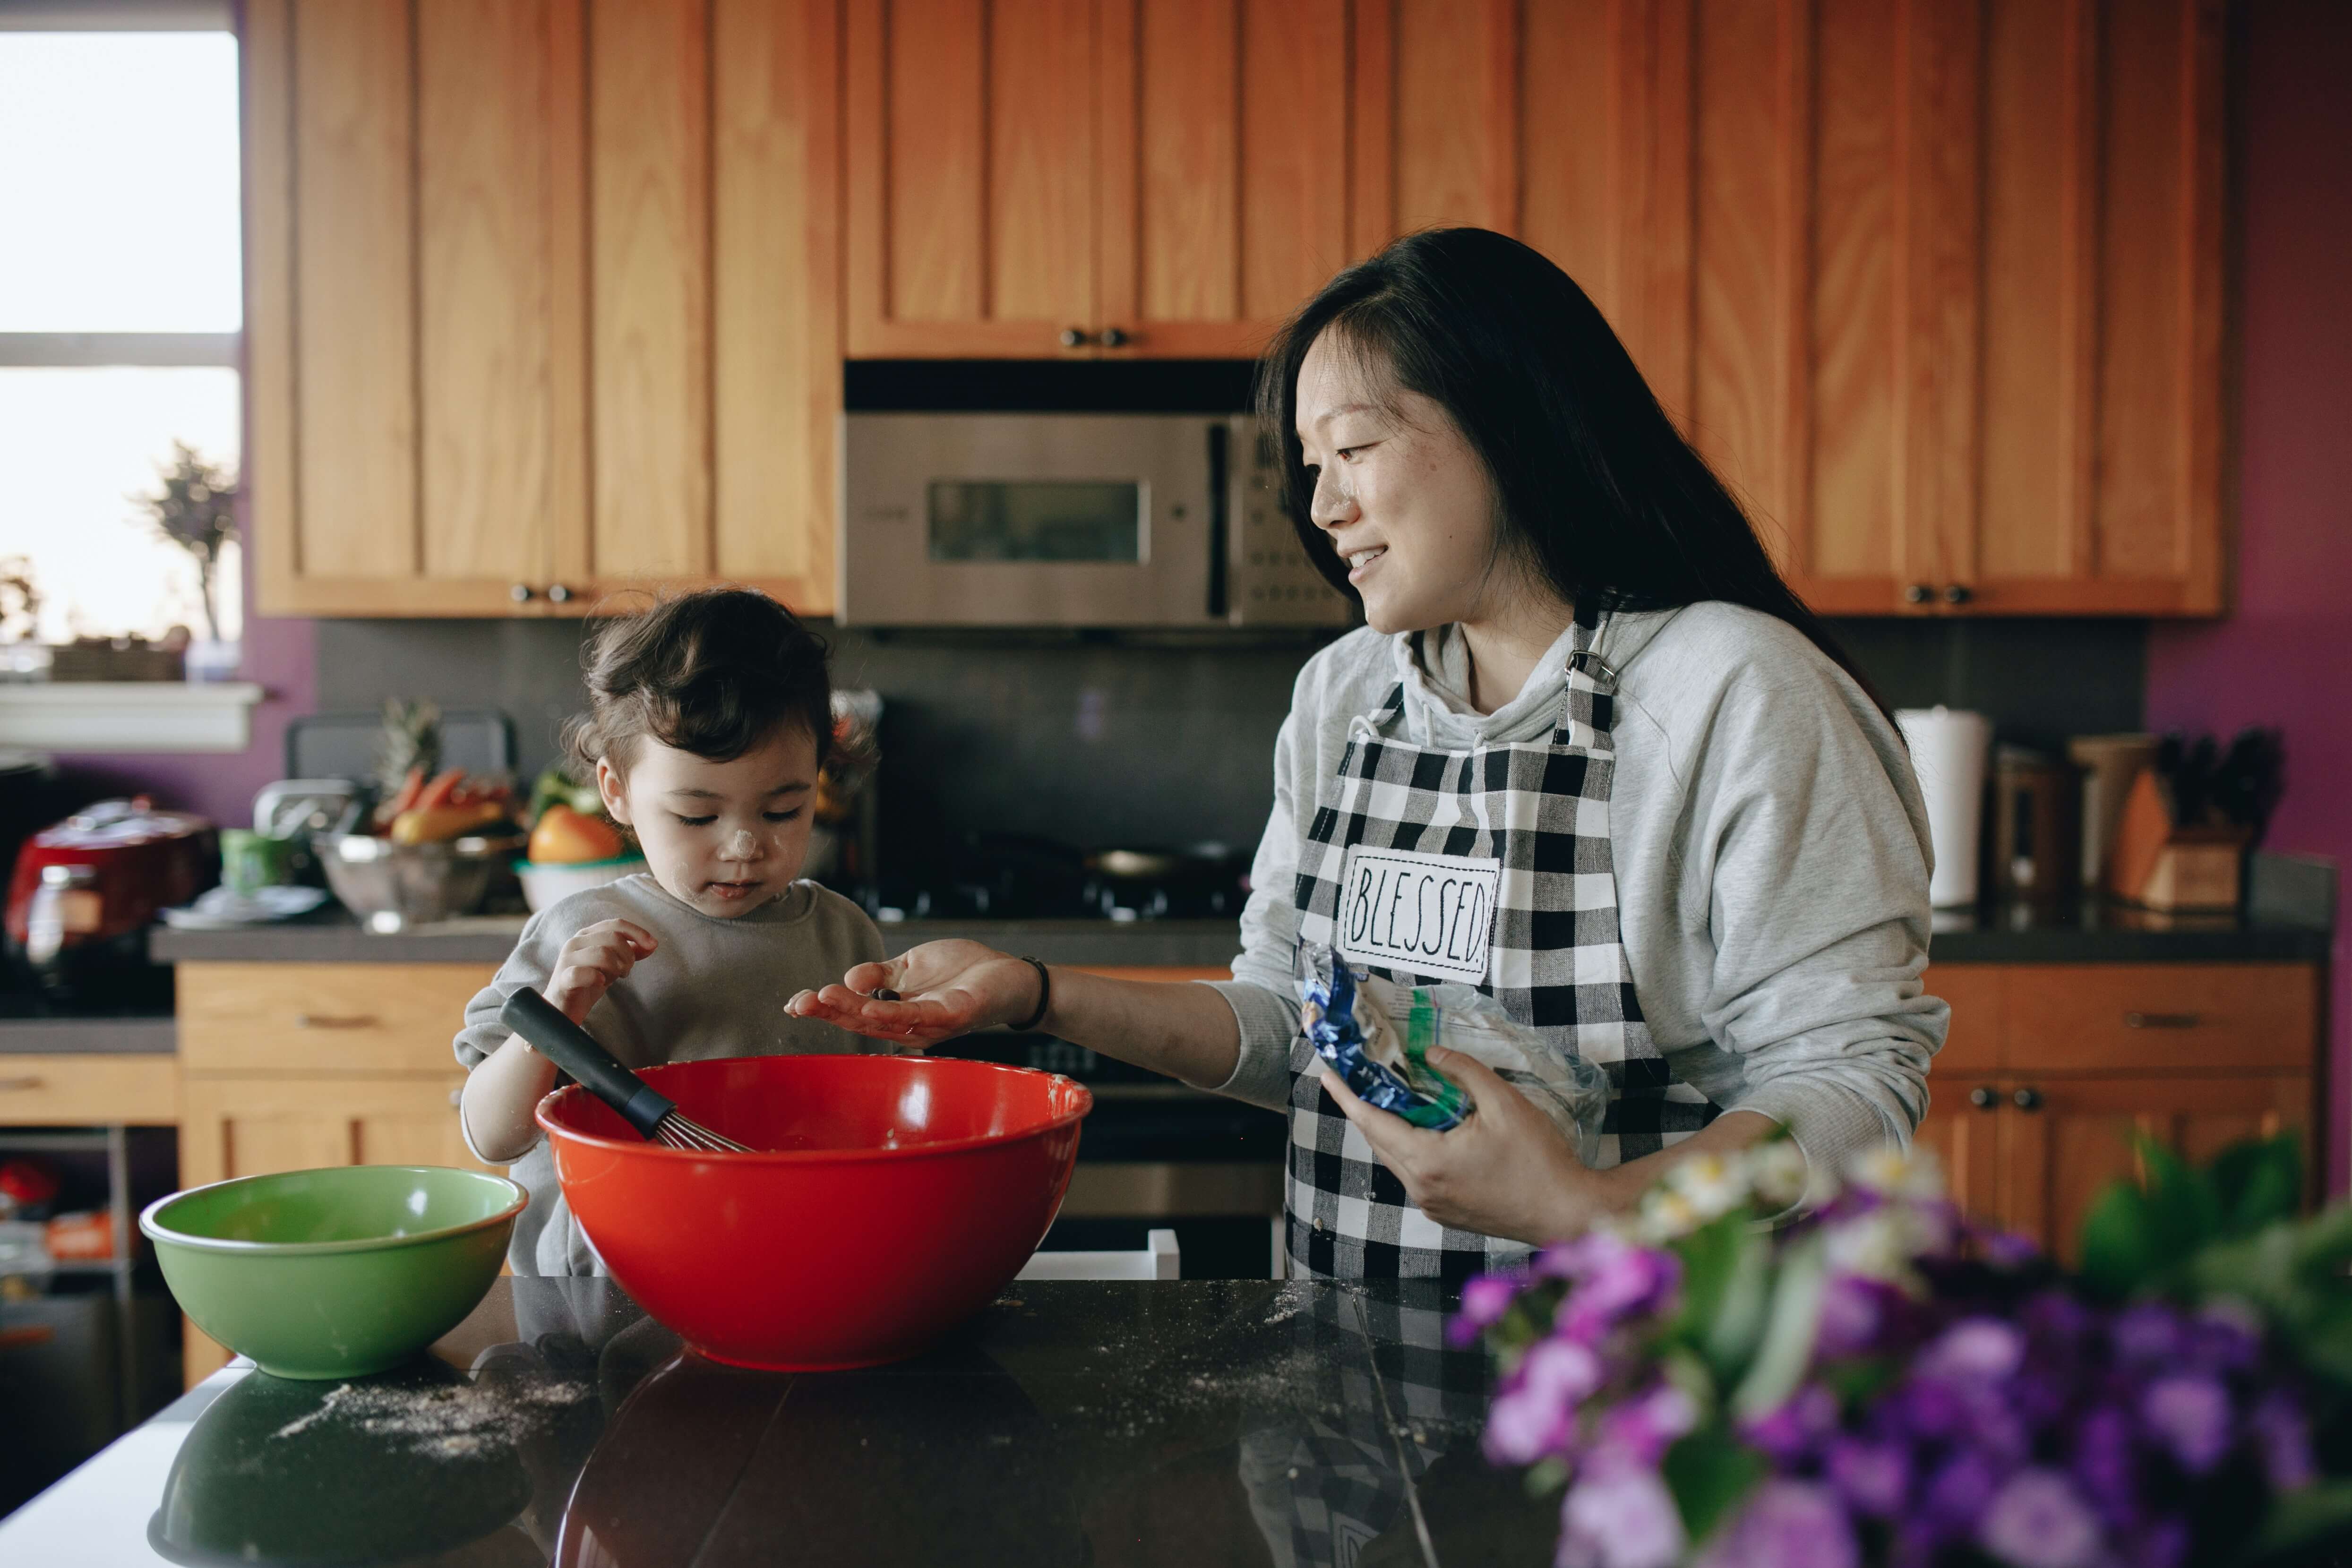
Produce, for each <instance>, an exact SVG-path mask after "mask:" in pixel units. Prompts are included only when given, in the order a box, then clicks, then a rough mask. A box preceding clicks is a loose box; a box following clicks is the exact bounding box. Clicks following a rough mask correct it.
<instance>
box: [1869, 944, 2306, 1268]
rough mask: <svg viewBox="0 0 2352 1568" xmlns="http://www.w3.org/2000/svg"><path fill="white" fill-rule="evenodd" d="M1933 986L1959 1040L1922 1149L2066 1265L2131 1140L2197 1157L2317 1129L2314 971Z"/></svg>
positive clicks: (1987, 1214) (2013, 969)
mask: <svg viewBox="0 0 2352 1568" xmlns="http://www.w3.org/2000/svg"><path fill="white" fill-rule="evenodd" d="M1927 988H1928V989H1929V990H1930V991H1931V992H1933V993H1934V994H1936V995H1938V996H1941V997H1943V998H1945V999H1946V1000H1948V1001H1949V1002H1950V1003H1951V1004H1952V1032H1951V1037H1950V1043H1949V1044H1948V1046H1947V1047H1946V1049H1945V1051H1944V1052H1943V1053H1941V1054H1940V1055H1939V1056H1938V1057H1937V1061H1936V1065H1935V1068H1934V1070H1933V1071H1932V1072H1931V1073H1930V1074H1929V1077H1928V1084H1927V1086H1928V1091H1929V1094H1930V1102H1931V1103H1930V1104H1929V1107H1928V1112H1927V1118H1926V1120H1925V1121H1924V1122H1922V1124H1920V1127H1919V1129H1918V1132H1917V1134H1916V1137H1915V1143H1916V1145H1918V1146H1920V1147H1923V1148H1927V1149H1932V1150H1933V1151H1934V1152H1935V1153H1936V1155H1937V1158H1938V1159H1940V1160H1941V1161H1942V1162H1943V1165H1944V1168H1945V1172H1946V1175H1947V1176H1948V1180H1949V1184H1950V1187H1951V1191H1952V1193H1953V1196H1954V1197H1956V1198H1958V1200H1959V1202H1960V1204H1961V1205H1962V1207H1965V1208H1966V1209H1968V1210H1969V1212H1970V1213H1972V1214H1974V1215H1976V1216H1978V1217H1979V1218H1983V1219H1986V1220H1989V1221H1991V1222H1993V1223H1996V1224H1999V1225H2001V1226H2003V1227H2006V1228H2010V1229H2012V1230H2016V1231H2019V1232H2021V1233H2022V1234H2024V1235H2026V1236H2028V1237H2031V1238H2032V1239H2034V1240H2035V1241H2036V1242H2037V1243H2038V1244H2040V1245H2041V1246H2042V1248H2043V1249H2045V1250H2047V1251H2050V1252H2051V1253H2053V1255H2055V1256H2056V1257H2058V1258H2059V1259H2061V1260H2064V1261H2066V1262H2068V1263H2072V1262H2073V1261H2074V1260H2075V1258H2076V1256H2077V1254H2078V1251H2079V1249H2080V1244H2081V1231H2082V1222H2083V1218H2084V1214H2085V1212H2086V1211H2087V1210H2088V1208H2089V1207H2090V1205H2091V1203H2092V1202H2093V1201H2094V1200H2095V1198H2096V1197H2097V1196H2098V1194H2099V1192H2100V1190H2101V1189H2102V1188H2104V1187H2105V1186H2106V1185H2107V1184H2108V1183H2109V1182H2112V1181H2116V1180H2119V1179H2126V1178H2130V1177H2133V1176H2137V1175H2138V1174H2139V1169H2138V1164H2139V1162H2138V1157H2137V1153H2136V1140H2137V1138H2138V1137H2140V1136H2147V1137H2151V1138H2154V1139H2156V1140H2157V1141H2158V1142H2159V1143H2161V1144H2163V1145H2167V1146H2168V1147H2170V1148H2172V1149H2175V1150H2177V1151H2179V1153H2180V1154H2182V1155H2185V1156H2186V1157H2188V1158H2189V1159H2192V1160H2205V1159H2210V1157H2212V1155H2215V1154H2217V1153H2219V1152H2220V1151H2221V1149H2223V1148H2225V1147H2227V1146H2228V1145H2230V1144H2231V1143H2234V1142H2236V1141H2238V1140H2239V1139H2242V1138H2250V1137H2268V1136H2271V1135H2273V1134H2276V1133H2279V1132H2281V1131H2284V1130H2294V1131H2298V1132H2301V1133H2304V1134H2306V1137H2307V1136H2308V1134H2310V1132H2311V1131H2312V1129H2313V1128H2315V1126H2317V1125H2319V1123H2318V1122H2316V1121H2315V1112H2314V1105H2315V1101H2314V1084H2315V1081H2316V1080H2315V1072H2316V1069H2317V1064H2318V1058H2319V1050H2320V1035H2319V1022H2320V1016H2321V1014H2320V1009H2319V997H2320V972H2319V970H2318V968H2317V967H2316V966H2314V965H2308V964H2046V965H2045V964H2014V965H1948V966H1943V967H1937V968H1935V969H1932V970H1930V971H1929V973H1928V976H1927ZM2305 1163H2306V1166H2308V1167H2309V1168H2310V1169H2312V1170H2313V1171H2316V1170H2317V1169H2318V1168H2319V1161H2318V1159H2317V1157H2316V1151H2315V1150H2313V1149H2312V1148H2310V1147H2309V1146H2308V1144H2307V1145H2306V1151H2305Z"/></svg>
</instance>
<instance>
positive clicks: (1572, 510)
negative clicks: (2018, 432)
mask: <svg viewBox="0 0 2352 1568" xmlns="http://www.w3.org/2000/svg"><path fill="white" fill-rule="evenodd" d="M1327 329H1338V333H1339V337H1340V338H1341V339H1342V340H1345V341H1346V342H1347V344H1348V345H1349V347H1350V348H1352V349H1354V350H1359V351H1364V352H1368V353H1369V354H1370V355H1371V356H1372V358H1373V359H1374V360H1375V361H1386V363H1387V365H1388V367H1389V368H1390V369H1391V371H1393V372H1394V374H1395V377H1396V380H1397V382H1398V384H1399V385H1401V386H1402V387H1404V388H1406V389H1408V390H1410V391H1412V392H1419V393H1421V394H1422V395H1423V397H1426V398H1429V399H1431V400H1432V401H1433V402H1436V403H1437V404H1438V405H1439V406H1440V407H1442V408H1444V410H1445V412H1446V413H1448V414H1449V415H1450V416H1452V418H1453V420H1454V423H1455V424H1456V425H1457V426H1458V427H1460V429H1461V431H1462V434H1464V436H1465V437H1466V438H1467V439H1468V440H1469V443H1470V446H1471V449H1472V450H1473V451H1475V452H1476V453H1477V455H1478V456H1479V458H1480V460H1481V461H1482V462H1484V463H1485V464H1486V472H1487V473H1488V474H1489V475H1490V476H1493V479H1494V483H1495V488H1496V493H1497V495H1498V497H1499V498H1500V501H1501V507H1502V517H1501V518H1500V519H1499V528H1500V530H1501V538H1502V541H1503V547H1504V549H1505V550H1507V551H1516V552H1517V554H1518V555H1519V556H1520V558H1521V559H1524V560H1526V561H1528V562H1529V563H1531V564H1532V565H1533V566H1534V568H1535V570H1537V572H1538V575H1539V576H1540V577H1541V578H1542V579H1543V580H1545V581H1546V582H1548V583H1549V585H1550V587H1551V589H1552V591H1554V592H1556V593H1558V594H1559V597H1560V598H1561V599H1562V600H1563V601H1567V602H1569V603H1572V604H1575V605H1577V606H1578V607H1580V609H1581V608H1585V607H1588V606H1589V607H1590V608H1591V609H1593V610H1601V611H1605V610H1611V609H1624V610H1666V609H1674V608H1676V607H1679V606H1681V605H1685V604H1693V603H1696V602H1697V601H1700V600H1706V599H1720V600H1724V601H1728V602H1730V603H1733V604H1744V605H1747V606H1748V608H1749V609H1751V610H1760V611H1762V612H1764V613H1765V614H1767V615H1771V616H1775V617H1777V618H1779V619H1780V620H1782V621H1785V622H1788V623H1789V624H1790V625H1791V626H1793V627H1795V628H1796V629H1797V630H1798V631H1800V632H1803V633H1804V634H1805V636H1806V637H1807V638H1808V639H1810V640H1811V643H1813V645H1814V646H1815V647H1817V648H1819V649H1820V650H1821V651H1822V653H1825V654H1827V655H1828V656H1829V657H1830V658H1831V659H1832V660H1833V661H1835V662H1836V664H1838V666H1839V667H1840V668H1841V669H1843V670H1844V671H1845V672H1846V674H1849V675H1851V676H1853V679H1854V681H1855V683H1856V684H1857V685H1860V686H1861V687H1862V689H1863V690H1864V692H1866V693H1868V694H1869V695H1870V698H1871V700H1872V701H1873V702H1874V703H1876V704H1877V705H1878V707H1879V709H1880V711H1881V712H1885V711H1886V704H1885V699H1884V698H1882V697H1880V696H1879V695H1878V693H1877V691H1876V689H1875V688H1874V687H1873V686H1872V685H1871V683H1870V681H1869V680H1868V678H1867V677H1865V676H1864V674H1863V673H1862V672H1861V670H1859V669H1858V668H1856V667H1855V665H1854V664H1853V660H1852V659H1850V658H1849V657H1847V655H1846V653H1845V650H1844V649H1843V648H1841V647H1840V646H1839V645H1838V643H1837V640H1836V639H1835V638H1834V637H1832V635H1831V634H1830V632H1829V628H1828V627H1826V626H1824V625H1823V624H1822V620H1821V618H1820V617H1819V616H1817V615H1815V614H1814V613H1813V612H1811V610H1809V609H1807V608H1806V607H1805V603H1804V601H1802V600H1801V599H1799V598H1798V597H1797V596H1796V594H1795V593H1793V592H1791V591H1790V588H1789V585H1788V584H1787V583H1786V582H1784V581H1783V580H1781V578H1780V571H1779V570H1777V569H1776V568H1774V566H1773V565H1772V559H1771V557H1770V556H1769V555H1767V554H1766V553H1765V550H1764V544H1763V541H1762V540H1760V539H1759V538H1757V537H1756V529H1755V528H1754V527H1753V526H1752V525H1751V524H1750V523H1749V521H1748V514H1747V513H1745V512H1744V511H1742V510H1741V509H1740V507H1739V503H1738V501H1736V500H1734V499H1733V498H1732V496H1731V492H1730V491H1729V490H1727V489H1726V488H1725V487H1724V484H1723V481H1722V480H1720V479H1718V478H1717V477H1716V476H1715V471H1714V470H1713V469H1711V468H1709V467H1708V466H1707V465H1706V459H1705V458H1702V457H1701V456H1700V455H1698V454H1697V453H1696V452H1695V451H1693V450H1692V448H1691V444H1690V443H1689V442H1687V441H1685V440H1684V439H1683V437H1682V434H1681V433H1680V432H1679V431H1677V430H1675V426H1674V422H1673V421H1671V420H1669V419H1668V418H1667V417H1666V413H1665V411H1664V409H1662V408H1660V407H1659V406H1658V400H1657V398H1656V396H1655V395H1654V393H1652V392H1651V391H1650V386H1649V383H1648V382H1644V381H1643V379H1642V372H1641V371H1638V370H1636V369H1635V368H1634V366H1633V356H1631V355H1630V354H1628V353H1626V352H1625V346H1624V345H1623V344H1622V343H1621V342H1619V341H1618V340H1617V334H1616V333H1615V332H1613V331H1612V330H1611V329H1610V327H1609V323H1608V321H1607V320H1605V319H1603V318H1602V317H1601V312H1600V310H1599V308H1596V307H1595V306H1594V305H1593V303H1592V301H1591V299H1590V298H1587V297H1586V296H1585V292H1584V290H1583V289H1581V288H1579V287H1577V286H1576V282H1575V280H1574V279H1573V278H1571V277H1569V276H1568V274H1567V273H1565V272H1562V271H1561V270H1560V269H1559V267H1555V266H1553V265H1552V263H1551V262H1550V261H1549V260H1547V259H1546V258H1545V257H1544V256H1542V255H1541V254H1540V253H1539V252H1537V251H1535V250H1532V249H1530V248H1528V246H1524V245H1521V244H1520V243H1519V242H1518V241H1517V240H1515V239H1512V238H1510V237H1509V236H1507V235H1499V234H1496V233H1494V232H1492V231H1491V230H1487V229H1474V228H1453V229H1431V230H1427V231H1425V232H1423V233H1421V234H1415V235H1406V236H1405V237H1404V238H1402V239H1400V240H1397V241H1395V242H1394V243H1392V244H1391V245H1390V246H1388V247H1387V248H1386V249H1385V250H1382V251H1381V253H1380V254H1379V255H1378V256H1373V257H1371V258H1370V260H1368V261H1363V262H1360V263H1358V264H1357V265H1356V266H1354V267H1349V268H1348V269H1347V270H1346V271H1345V272H1342V273H1340V274H1339V276H1338V277H1334V278H1333V279H1332V280H1331V281H1330V282H1329V283H1328V284H1326V285H1324V286H1323V290H1322V292H1321V293H1319V294H1318V295H1316V296H1315V298H1313V299H1310V300H1308V301H1307V305H1306V307H1305V308H1303V309H1301V310H1300V311H1299V312H1298V314H1297V316H1295V317H1293V318H1292V319H1291V320H1290V322H1289V323H1288V324H1287V325H1286V327H1284V329H1283V330H1282V332H1281V334H1280V335H1279V336H1277V337H1276V339H1275V340H1274V342H1273V344H1272V345H1271V346H1270V347H1269V348H1268V349H1267V350H1266V352H1265V358H1264V359H1263V360H1261V361H1259V364H1258V381H1257V404H1258V413H1259V417H1260V418H1261V420H1262V421H1263V422H1264V423H1265V427H1266V435H1267V438H1268V439H1269V440H1270V441H1272V442H1274V443H1275V444H1276V450H1278V451H1279V452H1280V453H1281V454H1282V469H1283V475H1284V489H1285V497H1284V499H1285V501H1286V505H1287V507H1288V509H1289V512H1290V516H1291V522H1292V526H1293V527H1294V528H1297V531H1298V538H1299V542H1300V543H1301V544H1303V545H1304V546H1305V547H1306V549H1307V556H1308V558H1309V559H1312V560H1313V561H1314V562H1315V566H1316V569H1317V570H1318V571H1320V572H1321V573H1322V574H1323V576H1324V578H1325V579H1326V580H1328V581H1329V582H1330V584H1331V585H1332V586H1333V587H1334V588H1337V589H1338V590H1339V591H1340V592H1342V593H1345V594H1347V595H1348V596H1349V598H1351V599H1353V598H1356V597H1358V596H1357V594H1356V592H1355V590H1354V589H1352V588H1350V587H1349V584H1348V569H1347V567H1346V566H1345V565H1344V564H1343V563H1342V562H1341V561H1340V559H1339V556H1338V554H1337V553H1335V552H1334V551H1333V549H1331V542H1330V540H1329V539H1328V538H1327V537H1325V535H1324V533H1323V530H1322V529H1320V528H1317V527H1316V526H1315V525H1314V524H1313V523H1312V522H1311V521H1310V520H1309V519H1308V516H1307V508H1308V504H1309V501H1310V499H1311V497H1312V496H1313V492H1314V484H1313V480H1312V477H1311V476H1309V474H1308V473H1307V466H1306V460H1305V458H1304V456H1303V455H1301V453H1300V450H1299V444H1298V434H1297V421H1298V370H1299V366H1300V365H1301V363H1303V362H1304V361H1305V360H1306V358H1307V350H1308V349H1309V348H1310V347H1311V346H1312V345H1313V344H1314V342H1315V340H1316V339H1318V337H1320V336H1322V334H1323V333H1324V332H1325V331H1326V330H1327ZM1889 718H1890V722H1891V720H1892V716H1891V715H1890V716H1889Z"/></svg>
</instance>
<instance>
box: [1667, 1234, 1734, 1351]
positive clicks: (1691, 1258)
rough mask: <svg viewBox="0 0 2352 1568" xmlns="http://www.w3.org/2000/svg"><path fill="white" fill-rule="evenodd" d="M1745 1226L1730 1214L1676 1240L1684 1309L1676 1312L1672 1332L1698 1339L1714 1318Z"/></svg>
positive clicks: (1729, 1278) (1727, 1282)
mask: <svg viewBox="0 0 2352 1568" xmlns="http://www.w3.org/2000/svg"><path fill="white" fill-rule="evenodd" d="M1741 1231H1742V1227H1741V1226H1738V1225H1736V1224H1733V1223H1731V1222H1730V1219H1729V1217H1728V1216H1727V1217H1725V1218H1721V1219H1717V1220H1714V1221H1712V1222H1710V1223H1708V1224H1706V1225H1702V1226H1700V1227H1699V1228H1697V1229H1696V1230H1694V1231H1692V1232H1691V1233H1690V1234H1689V1235H1688V1236H1685V1237H1683V1238H1682V1239H1679V1240H1677V1241H1675V1244H1674V1251H1675V1256H1676V1257H1678V1258H1680V1259H1681V1260H1682V1262H1683V1289H1682V1297H1683V1304H1682V1311H1681V1312H1677V1313H1676V1314H1675V1323H1674V1331H1673V1332H1674V1333H1675V1334H1676V1335H1678V1336H1682V1337H1685V1338H1691V1339H1696V1337H1697V1335H1698V1333H1699V1331H1700V1330H1701V1329H1702V1328H1703V1327H1704V1326H1705V1325H1706V1324H1707V1323H1710V1322H1714V1321H1715V1315H1716V1313H1717V1312H1718V1311H1719V1310H1720V1309H1721V1308H1722V1305H1723V1293H1724V1291H1726V1290H1727V1289H1728V1288H1729V1286H1730V1283H1731V1272H1732V1270H1733V1269H1735V1268H1736V1267H1738V1260H1739V1243H1740V1239H1741Z"/></svg>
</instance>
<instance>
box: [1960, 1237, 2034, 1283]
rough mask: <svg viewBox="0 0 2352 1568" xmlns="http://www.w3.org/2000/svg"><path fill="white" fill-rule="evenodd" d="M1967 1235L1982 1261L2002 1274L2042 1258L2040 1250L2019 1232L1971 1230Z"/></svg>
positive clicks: (2030, 1238)
mask: <svg viewBox="0 0 2352 1568" xmlns="http://www.w3.org/2000/svg"><path fill="white" fill-rule="evenodd" d="M1969 1234H1970V1235H1971V1236H1972V1237H1973V1239H1975V1241H1976V1244H1977V1247H1978V1249H1979V1251H1981V1252H1982V1253H1983V1254H1984V1260H1985V1261H1986V1262H1988V1263H1990V1264H1991V1265H1992V1266H1993V1267H1994V1268H1996V1269H1999V1270H2003V1271H2004V1272H2014V1271H2015V1270H2019V1269H2022V1268H2024V1267H2025V1266H2026V1265H2027V1264H2029V1263H2031V1262H2032V1261H2033V1260H2035V1259H2037V1258H2039V1257H2041V1256H2042V1249H2041V1248H2040V1247H2039V1246H2038V1245H2036V1244H2035V1242H2034V1240H2033V1239H2032V1237H2030V1236H2027V1235H2025V1234H2024V1233H2023V1232H2021V1231H2016V1230H1996V1229H1993V1228H1991V1227H1990V1226H1987V1227H1984V1228H1971V1229H1970V1231H1969Z"/></svg>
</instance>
